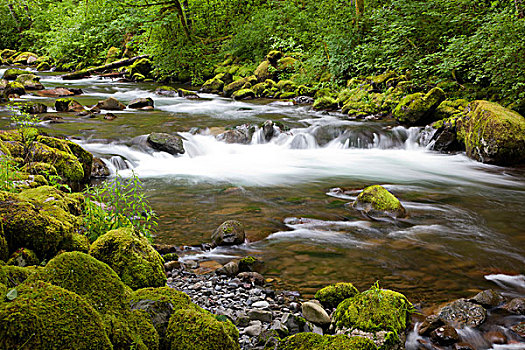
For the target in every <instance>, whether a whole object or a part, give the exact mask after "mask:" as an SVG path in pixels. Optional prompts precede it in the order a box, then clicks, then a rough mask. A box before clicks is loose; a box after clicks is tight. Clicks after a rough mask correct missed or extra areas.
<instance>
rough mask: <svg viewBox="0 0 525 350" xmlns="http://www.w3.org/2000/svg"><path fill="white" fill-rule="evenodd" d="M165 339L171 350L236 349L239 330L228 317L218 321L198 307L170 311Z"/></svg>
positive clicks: (237, 347) (238, 347)
mask: <svg viewBox="0 0 525 350" xmlns="http://www.w3.org/2000/svg"><path fill="white" fill-rule="evenodd" d="M166 339H167V343H168V346H169V348H168V349H171V350H237V349H240V346H239V331H238V330H237V328H236V327H235V326H234V325H233V324H232V323H231V322H230V321H229V320H225V321H219V320H218V319H217V318H216V317H215V316H214V315H212V314H210V313H209V312H207V311H205V310H202V309H200V308H199V307H195V308H188V309H180V310H177V311H175V312H174V313H173V315H171V318H170V322H169V325H168V329H167V331H166Z"/></svg>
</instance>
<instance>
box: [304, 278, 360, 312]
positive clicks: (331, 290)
mask: <svg viewBox="0 0 525 350" xmlns="http://www.w3.org/2000/svg"><path fill="white" fill-rule="evenodd" d="M357 293H359V291H358V290H357V288H356V287H354V285H353V284H352V283H344V282H342V283H335V284H331V285H329V286H327V287H324V288H322V289H320V290H318V291H317V292H316V293H315V296H314V298H315V299H317V300H319V301H320V302H321V304H323V306H324V307H325V308H329V309H332V308H335V307H337V305H339V303H340V302H342V301H343V300H345V299H347V298H351V297H353V296H354V295H356V294H357Z"/></svg>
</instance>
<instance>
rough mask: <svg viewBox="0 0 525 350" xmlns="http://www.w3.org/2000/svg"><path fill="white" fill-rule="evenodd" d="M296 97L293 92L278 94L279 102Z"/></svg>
mask: <svg viewBox="0 0 525 350" xmlns="http://www.w3.org/2000/svg"><path fill="white" fill-rule="evenodd" d="M296 96H297V94H296V93H295V91H288V92H282V93H280V94H279V98H280V99H281V100H287V99H291V98H294V97H296Z"/></svg>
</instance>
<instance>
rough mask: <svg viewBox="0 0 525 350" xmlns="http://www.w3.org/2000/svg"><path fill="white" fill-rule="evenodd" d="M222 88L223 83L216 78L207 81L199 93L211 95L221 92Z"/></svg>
mask: <svg viewBox="0 0 525 350" xmlns="http://www.w3.org/2000/svg"><path fill="white" fill-rule="evenodd" d="M223 87H224V81H222V80H221V79H220V78H218V77H217V76H215V77H213V78H211V79H209V80H207V81H206V82H205V83H204V84H203V85H202V88H201V91H203V92H212V93H219V92H221V91H222V89H223Z"/></svg>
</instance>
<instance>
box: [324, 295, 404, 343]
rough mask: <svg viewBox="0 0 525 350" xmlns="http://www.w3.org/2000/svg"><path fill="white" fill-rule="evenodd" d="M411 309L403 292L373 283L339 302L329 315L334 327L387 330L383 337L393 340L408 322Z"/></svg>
mask: <svg viewBox="0 0 525 350" xmlns="http://www.w3.org/2000/svg"><path fill="white" fill-rule="evenodd" d="M411 310H412V304H411V303H410V302H409V301H408V300H407V298H406V297H405V296H404V295H403V294H401V293H398V292H394V291H391V290H387V289H379V288H376V287H374V288H371V289H369V290H367V291H365V292H363V293H358V294H356V295H355V296H354V297H352V298H348V299H346V300H344V301H343V302H341V303H340V304H339V306H337V310H336V312H335V314H334V316H333V319H334V322H335V324H336V327H337V328H338V329H359V330H361V331H365V332H379V331H386V332H391V333H392V334H390V335H389V336H387V338H388V339H390V340H392V341H393V342H394V343H395V342H398V341H399V339H400V338H399V334H401V333H402V332H404V331H405V330H406V328H407V326H408V322H409V316H410V312H411Z"/></svg>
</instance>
